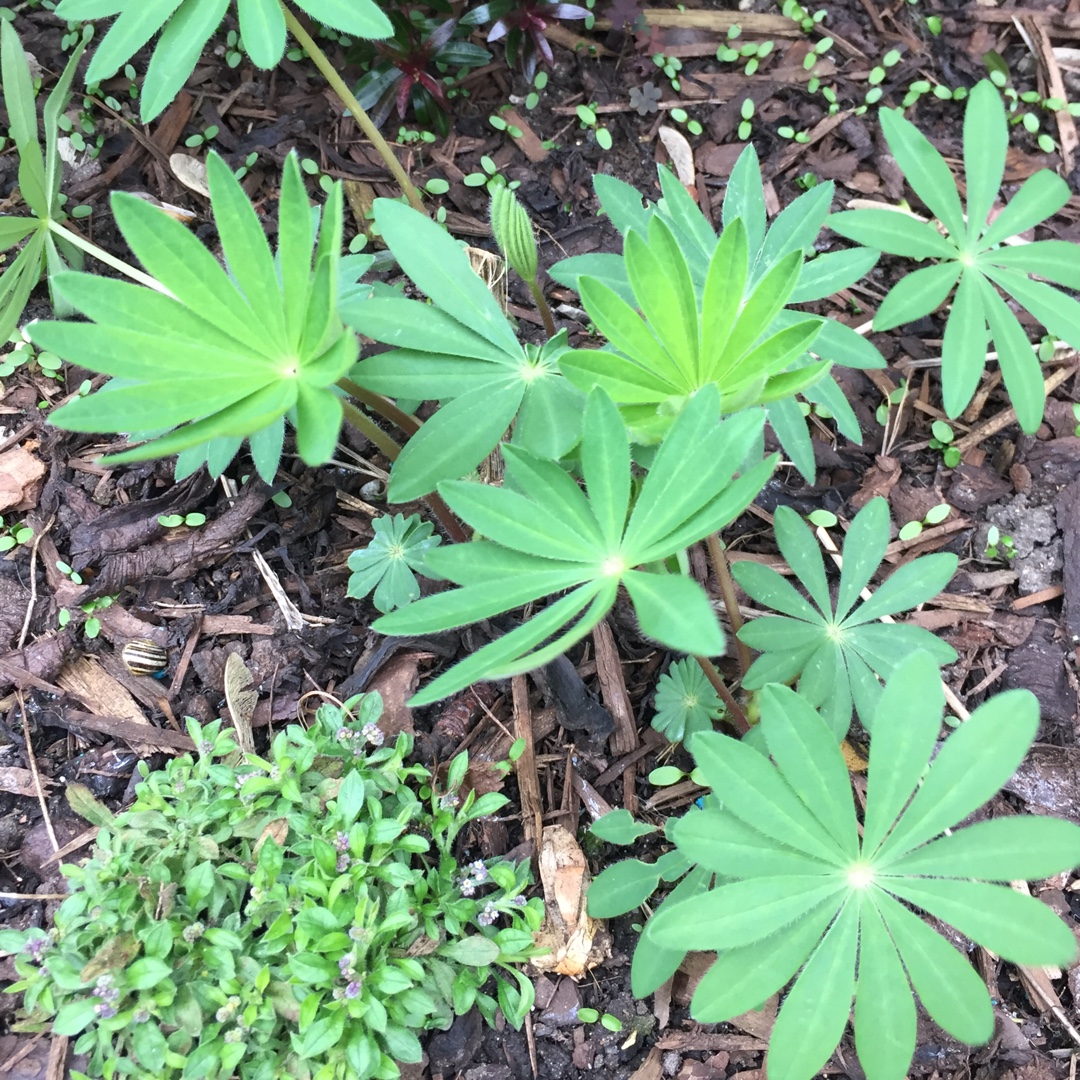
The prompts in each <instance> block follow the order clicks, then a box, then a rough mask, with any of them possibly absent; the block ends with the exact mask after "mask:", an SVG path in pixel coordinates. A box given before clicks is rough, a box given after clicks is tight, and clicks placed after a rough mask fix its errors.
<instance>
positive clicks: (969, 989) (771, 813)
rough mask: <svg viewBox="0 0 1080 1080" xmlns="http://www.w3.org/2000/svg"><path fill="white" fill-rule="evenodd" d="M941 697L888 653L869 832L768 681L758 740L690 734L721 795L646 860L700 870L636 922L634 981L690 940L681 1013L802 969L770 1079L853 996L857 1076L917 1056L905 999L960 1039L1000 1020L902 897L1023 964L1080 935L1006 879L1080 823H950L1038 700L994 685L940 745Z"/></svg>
mask: <svg viewBox="0 0 1080 1080" xmlns="http://www.w3.org/2000/svg"><path fill="white" fill-rule="evenodd" d="M943 704H944V698H943V694H942V690H941V681H940V678H939V674H938V667H937V664H936V662H935V660H934V658H933V657H932V656H930V655H929V654H927V653H923V652H916V653H913V654H911V655H910V656H908V657H907V658H906V659H905V660H904V661H903V662H901V663H899V664H898V665H897V666H896V668H895V670H894V671H893V674H892V677H891V678H890V679H889V681H888V683H887V684H886V687H885V690H884V692H883V694H882V697H881V700H880V702H879V704H878V708H877V712H876V717H875V720H874V724H873V735H872V741H871V744H870V768H869V774H868V778H867V790H866V810H865V813H864V815H863V821H862V829H861V836H860V826H859V820H858V817H857V812H856V808H855V803H854V800H853V797H852V793H851V786H850V783H849V780H848V773H847V767H846V765H845V763H844V757H843V754H842V753H841V751H840V748H839V746H838V744H837V739H836V736H835V733H834V732H833V731H832V730H831V729H830V728H829V726H828V725H827V724H826V723H825V721H824V720H823V719H822V718H821V717H820V715H819V714H818V713H817V712H816V711H815V710H814V709H812V708H811V707H810V706H809V705H808V704H807V703H806V701H805V700H804V699H803V698H802V697H800V696H799V695H798V694H796V693H795V692H794V691H793V690H791V689H790V688H788V687H785V686H780V685H775V684H774V685H772V686H769V687H767V688H766V689H765V691H764V693H763V694H762V718H761V727H762V732H763V735H764V744H765V747H766V750H765V751H764V752H763V751H761V750H758V749H756V748H755V747H754V746H752V745H750V744H748V743H746V742H745V741H739V740H737V739H733V738H729V737H727V736H724V735H720V734H719V733H716V732H705V733H703V734H699V735H696V736H695V737H694V739H693V740H692V742H691V750H692V752H693V754H694V757H695V759H696V761H697V765H698V768H699V769H700V770H701V772H702V773H703V774H704V777H705V780H706V781H707V782H708V785H709V787H710V788H711V789H712V790H711V794H710V795H708V796H707V797H706V798H705V799H704V803H703V806H702V808H701V809H698V808H693V809H691V810H690V811H689V812H688V813H687V814H685V815H684V816H683V817H681V818H679V819H672V820H669V823H668V828H667V834H668V836H669V837H670V839H672V840H673V841H674V843H675V844H676V851H675V852H672V853H669V855H665V856H663V857H662V858H663V859H664V860H669V861H670V856H676V857H679V858H681V860H682V866H681V867H680V868H675V867H674V866H672V867H660V866H659V865H657V870H658V871H659V870H665V871H670V870H671V869H681V870H685V869H687V868H692V869H690V872H689V873H688V874H686V877H684V879H683V881H682V882H681V883H680V885H679V886H678V887H677V888H676V889H675V890H674V891H673V892H672V893H671V895H670V896H669V897H668V898H667V899H666V900H665V901H664V902H663V904H662V905H661V907H660V908H659V910H658V911H657V912H656V914H655V915H654V916H653V917H652V918H651V919H650V920H649V922H648V923H647V924H646V926H645V930H644V933H643V935H642V937H641V939H640V941H639V942H638V946H637V950H636V952H635V955H634V961H633V967H632V984H633V989H634V993H635V994H637V995H638V996H643V995H645V994H648V993H651V992H652V991H654V990H655V989H656V988H657V987H658V986H660V984H661V983H663V982H664V981H665V980H666V979H667V978H669V977H670V976H671V974H672V972H673V971H674V970H675V969H676V967H677V966H678V965H679V963H680V962H681V960H682V958H683V957H684V956H685V954H686V952H687V951H688V950H691V949H705V950H708V951H713V950H715V951H716V953H717V958H716V961H715V963H714V964H713V965H712V967H711V968H710V969H709V970H708V972H707V973H706V975H705V976H704V977H703V978H702V980H701V982H700V983H699V985H698V987H697V990H696V991H695V993H694V997H693V1000H692V1002H691V1007H690V1008H691V1014H692V1016H693V1017H694V1019H696V1020H699V1021H701V1022H702V1023H716V1022H719V1021H723V1020H728V1019H730V1018H731V1017H733V1016H738V1015H739V1014H741V1013H743V1012H746V1011H747V1010H749V1009H755V1008H758V1007H760V1006H761V1004H762V1003H763V1002H764V1001H765V1000H766V999H767V998H768V997H769V996H770V995H772V994H773V993H775V992H776V991H778V990H781V989H782V988H783V987H784V986H785V985H786V984H787V983H788V982H789V981H791V980H792V979H793V978H794V980H795V981H794V984H793V985H792V987H791V989H790V990H789V991H788V993H787V996H786V997H785V998H784V1002H783V1005H782V1006H781V1008H780V1012H779V1014H778V1016H777V1019H776V1025H775V1027H774V1028H773V1032H772V1036H771V1038H770V1043H769V1054H768V1059H767V1070H768V1076H769V1080H810V1078H811V1077H813V1076H815V1075H816V1074H817V1072H818V1070H819V1069H820V1068H821V1067H822V1066H823V1065H824V1064H825V1063H826V1062H827V1061H828V1059H829V1056H830V1055H831V1054H832V1052H833V1050H834V1049H835V1047H836V1045H837V1043H838V1042H839V1040H840V1038H841V1037H842V1035H843V1033H844V1030H845V1028H846V1026H847V1023H848V1016H849V1013H850V1012H851V1008H852V1002H853V1001H854V1006H855V1011H854V1026H855V1046H856V1049H857V1052H858V1055H859V1062H860V1064H861V1065H862V1067H863V1070H864V1071H865V1073H866V1075H867V1078H868V1080H901V1078H902V1077H904V1076H905V1074H906V1072H907V1067H908V1064H909V1063H910V1061H911V1058H912V1054H913V1052H914V1049H915V1032H916V1008H915V999H916V996H917V997H918V1000H919V1001H920V1002H921V1003H922V1005H923V1007H924V1008H925V1009H926V1011H927V1012H928V1013H929V1014H930V1016H931V1017H932V1018H933V1019H934V1020H935V1021H936V1022H937V1023H938V1024H940V1025H941V1026H942V1027H943V1028H944V1029H945V1030H946V1031H948V1032H949V1033H950V1034H951V1035H953V1036H955V1037H956V1038H958V1039H961V1040H963V1041H964V1042H968V1043H982V1042H986V1041H987V1040H988V1039H989V1038H990V1036H991V1035H992V1034H993V1030H994V1011H993V1007H992V1005H991V1001H990V997H989V994H988V993H987V990H986V985H985V984H984V982H983V980H982V978H981V977H980V976H979V974H978V972H977V971H976V970H975V968H974V967H973V966H972V965H971V962H970V961H969V960H968V958H967V957H965V956H964V955H963V954H962V953H961V952H959V951H958V950H957V949H956V948H955V947H954V946H953V945H952V944H951V943H950V942H949V941H947V940H946V939H945V938H944V937H943V936H941V935H940V934H939V933H938V932H936V931H935V930H934V929H932V928H931V927H930V926H929V925H927V923H925V922H924V921H923V920H922V919H921V918H920V917H919V916H918V915H917V914H916V913H915V910H912V909H916V910H922V911H925V912H928V913H929V914H931V915H933V916H935V917H936V918H938V919H940V920H941V921H942V922H945V923H948V924H949V925H951V926H953V927H955V928H956V929H957V930H959V931H960V933H962V934H964V935H965V936H966V937H968V938H970V939H971V940H972V941H974V942H976V943H978V944H980V945H983V946H985V947H986V948H987V949H990V950H991V951H993V952H995V953H997V955H999V956H1001V957H1003V958H1004V959H1006V960H1010V961H1012V962H1014V963H1018V964H1026V965H1029V966H1037V965H1049V964H1053V965H1062V966H1064V965H1067V964H1069V963H1071V962H1072V961H1073V960H1074V959H1075V957H1076V953H1077V945H1076V941H1075V939H1074V937H1073V934H1072V931H1071V930H1070V929H1069V928H1068V927H1067V926H1066V925H1065V923H1063V922H1062V921H1061V920H1060V919H1059V918H1058V917H1057V916H1056V915H1055V914H1054V913H1053V911H1052V910H1051V909H1050V908H1049V907H1047V906H1046V905H1045V904H1043V903H1042V902H1040V901H1038V900H1035V899H1033V898H1031V897H1030V896H1024V895H1021V894H1020V893H1018V892H1016V891H1015V890H1014V889H1012V888H1010V887H1009V885H1008V884H1007V883H1008V882H1010V881H1014V880H1027V879H1042V878H1046V877H1049V876H1050V875H1052V874H1056V873H1058V872H1060V871H1063V870H1070V869H1072V868H1074V867H1075V866H1077V865H1078V864H1080V828H1078V827H1077V826H1075V825H1073V824H1071V823H1069V822H1065V821H1060V820H1057V819H1054V818H1049V817H1034V816H1026V815H1018V816H1015V817H998V818H994V819H991V820H984V821H980V822H978V823H976V824H974V825H969V826H967V827H965V828H962V829H956V826H957V825H959V824H961V823H963V822H964V820H965V819H966V818H968V817H969V815H971V814H972V813H973V812H974V811H976V810H977V809H978V808H979V807H980V806H982V804H983V803H985V802H986V801H987V800H988V799H989V798H991V796H993V795H994V793H995V792H997V790H998V789H999V788H1000V787H1001V785H1002V784H1004V783H1005V782H1006V781H1007V780H1008V779H1009V777H1010V776H1011V775H1012V774H1013V772H1014V771H1015V770H1016V768H1017V766H1018V765H1019V764H1020V762H1021V761H1022V760H1023V759H1024V756H1025V754H1026V753H1027V751H1028V749H1029V748H1030V746H1031V743H1032V741H1033V740H1034V738H1035V735H1036V732H1037V730H1038V726H1039V710H1038V705H1037V703H1036V701H1035V698H1034V697H1033V696H1032V695H1031V694H1030V693H1028V692H1027V691H1026V690H1012V691H1009V692H1007V693H1004V694H1001V695H999V696H998V697H996V698H993V699H992V700H991V701H989V702H987V703H986V704H984V705H982V706H980V707H979V708H978V709H976V710H975V712H974V713H972V715H971V718H970V719H969V720H967V721H966V722H965V723H964V724H963V725H962V726H961V727H960V728H959V729H957V730H956V731H954V732H953V733H952V734H951V735H950V736H949V737H948V739H946V740H945V742H944V743H941V744H939V742H938V738H939V735H940V730H941V718H942V707H943ZM935 752H936V753H935ZM620 813H621V814H622V815H623V816H621V817H619V818H618V819H616V820H615V821H614V822H613V823H612V826H611V828H606V827H605V826H604V825H602V824H601V823H598V825H600V828H599V829H598V831H599V833H600V834H601V835H602V836H606V837H608V838H610V839H612V840H614V841H616V842H621V843H626V842H630V841H632V840H633V838H634V836H635V833H636V832H637V830H635V829H634V828H633V824H632V822H631V821H630V820H628V819H629V815H626V814H625V811H622V812H620ZM604 820H605V819H601V822H604ZM954 829H956V831H951V830H954ZM627 861H628V862H629V863H633V862H634V860H627ZM618 865H622V864H617V866H618ZM612 869H613V870H614V869H616V868H615V867H613V868H612ZM631 869H632V870H633V867H632V868H631ZM606 873H607V872H606ZM658 876H659V875H658V874H656V875H654V881H655V879H656V877H658ZM669 876H670V874H669ZM1003 883H1004V884H1003ZM625 885H626V883H625V881H624V880H623V878H622V877H620V876H618V875H611V876H609V877H608V879H607V881H605V875H601V876H600V877H598V878H597V879H596V880H595V881H594V882H593V886H592V890H591V892H590V895H589V910H590V913H598V912H600V911H603V912H604V913H605V914H609V913H612V912H613V911H615V910H618V909H622V910H626V909H627V908H626V904H625V896H624V895H620V890H624V891H625Z"/></svg>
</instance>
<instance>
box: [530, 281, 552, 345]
mask: <svg viewBox="0 0 1080 1080" xmlns="http://www.w3.org/2000/svg"><path fill="white" fill-rule="evenodd" d="M528 286H529V292H531V293H532V298H533V303H534V304H536V310H537V311H539V312H540V318H541V319H543V320H544V332H545V333H546V334H547V336H548V337H549V338H553V337H554V336H555V319H554V317H553V316H552V314H551V308H549V307H548V302H547V299H546V297H545V296H544V290H543V289H541V288H540V282H539V281H537V280H536V278H533V280H532V281H530V282H528Z"/></svg>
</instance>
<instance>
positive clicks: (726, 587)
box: [705, 533, 750, 675]
mask: <svg viewBox="0 0 1080 1080" xmlns="http://www.w3.org/2000/svg"><path fill="white" fill-rule="evenodd" d="M705 544H706V546H707V547H708V549H709V558H710V559H711V560H712V564H713V569H714V570H715V571H716V580H717V581H718V582H719V583H720V595H721V596H722V597H723V598H724V607H725V608H726V609H727V613H728V620H729V621H730V622H731V632H732V634H734V635H735V649H736V651H737V653H738V656H739V670H740V671H742V673H743V675H745V674H746V673H747V672H748V671H749V670H750V650H749V648H747V646H746V645H744V644H743V643H742V642H741V641H740V640H739V637H738V634H739V631H740V630H741V629H742V625H743V617H742V612H741V611H739V601H738V598H737V597H736V596H735V582H734V581H732V579H731V566H730V565H729V564H728V557H727V553H726V552H725V550H724V544H723V541H722V540H721V539H720V534H719V533H712V534H711V535H710V536H708V537H707V538H706V540H705Z"/></svg>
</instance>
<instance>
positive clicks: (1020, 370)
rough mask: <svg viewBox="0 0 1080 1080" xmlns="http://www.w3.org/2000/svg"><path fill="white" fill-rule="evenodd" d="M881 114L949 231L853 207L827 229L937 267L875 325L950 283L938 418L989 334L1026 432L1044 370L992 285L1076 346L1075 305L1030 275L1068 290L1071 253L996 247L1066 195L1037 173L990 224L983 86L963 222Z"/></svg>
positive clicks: (1001, 150) (897, 295)
mask: <svg viewBox="0 0 1080 1080" xmlns="http://www.w3.org/2000/svg"><path fill="white" fill-rule="evenodd" d="M881 117H882V129H883V131H884V132H885V137H886V140H887V141H888V143H889V147H890V149H891V150H892V152H893V154H894V156H895V157H896V160H897V163H898V164H899V165H900V167H901V168H902V169H903V170H904V173H905V175H906V176H907V178H908V181H909V182H910V183H911V186H912V187H913V188H914V189H915V191H916V193H917V194H918V196H919V198H921V199H922V201H923V202H924V203H925V204H926V205H927V206H928V207H929V208H930V209H931V210H932V211H933V213H934V214H936V215H937V217H938V219H939V220H940V221H941V223H942V224H943V225H944V226H945V228H946V229H947V230H948V234H949V235H948V237H943V236H941V235H940V234H939V233H938V232H937V231H936V230H935V229H934V228H933V227H932V226H930V225H928V224H926V223H925V222H919V221H913V220H911V219H910V218H909V217H907V215H901V214H893V213H892V212H891V211H887V210H873V209H867V210H854V211H847V212H844V213H840V214H833V215H832V216H831V217H830V218H829V221H828V224H829V226H830V228H832V229H834V231H836V232H838V233H840V235H841V236H846V237H848V239H851V240H855V241H857V242H858V243H861V244H867V245H870V246H873V247H877V248H880V249H881V250H883V251H888V252H891V253H892V254H896V255H906V256H908V257H909V258H916V259H922V258H936V259H944V260H945V261H944V262H942V263H938V264H935V265H931V266H926V267H923V268H921V269H919V270H916V271H915V272H914V273H911V274H908V275H906V276H904V277H902V278H901V279H900V281H899V282H898V283H897V284H896V285H895V286H894V287H893V288H892V290H891V291H890V292H889V294H888V296H886V298H885V300H884V301H883V302H882V304H881V306H880V308H879V309H878V313H877V315H876V316H875V318H874V329H875V330H887V329H890V328H892V327H895V326H900V325H901V324H903V323H907V322H912V321H914V320H915V319H918V318H921V317H922V316H923V315H926V314H928V313H929V312H931V311H933V310H935V309H936V308H937V307H938V306H939V305H940V304H942V303H943V302H944V301H945V300H946V298H947V297H948V296H949V295H950V294H951V293H952V290H953V288H954V286H956V283H957V281H959V286H957V287H956V292H955V295H954V298H953V305H952V311H951V312H950V314H949V318H948V321H947V323H946V326H945V338H944V343H943V349H942V397H943V401H944V405H945V411H946V412H947V413H948V415H949V416H957V415H959V413H960V412H962V411H963V409H964V408H965V407H966V406H967V404H968V402H969V401H970V400H971V398H972V396H973V395H974V393H975V390H976V387H977V386H978V382H979V378H980V376H981V375H982V372H983V367H984V365H985V361H986V350H987V339H988V336H989V337H990V339H992V341H993V344H994V346H995V347H996V350H997V352H998V358H999V363H1000V366H1001V372H1002V375H1003V377H1004V379H1005V386H1006V388H1007V389H1008V391H1009V396H1010V398H1011V399H1012V403H1013V406H1014V407H1015V409H1016V415H1017V419H1018V420H1019V422H1020V426H1021V427H1022V428H1023V430H1024V431H1027V432H1033V431H1035V429H1036V428H1037V427H1038V426H1039V424H1040V423H1041V422H1042V415H1043V404H1044V389H1043V380H1042V372H1041V368H1040V365H1039V361H1038V357H1037V355H1036V353H1035V352H1034V351H1033V350H1032V348H1031V346H1030V343H1029V342H1028V339H1027V334H1026V332H1025V330H1024V328H1023V326H1021V324H1020V323H1019V322H1018V320H1017V318H1016V316H1015V315H1013V313H1012V312H1011V311H1010V310H1009V308H1008V306H1007V305H1006V304H1005V302H1004V301H1003V300H1002V299H1001V297H1000V296H998V294H997V291H996V289H995V288H994V285H997V286H999V287H1000V288H1001V289H1002V290H1004V291H1005V292H1006V293H1009V294H1011V295H1012V296H1013V298H1014V299H1015V300H1016V301H1018V302H1019V303H1020V304H1021V305H1023V306H1024V307H1025V308H1027V310H1028V311H1030V312H1031V314H1032V315H1034V316H1035V318H1036V319H1038V320H1039V321H1040V322H1041V323H1042V324H1043V325H1044V326H1045V327H1046V328H1047V330H1048V331H1049V332H1050V333H1051V334H1054V335H1055V336H1057V337H1060V338H1063V339H1064V340H1065V341H1067V342H1068V343H1069V344H1070V345H1072V346H1074V347H1076V346H1077V344H1078V343H1080V305H1078V304H1077V303H1076V301H1074V300H1072V299H1071V298H1070V297H1068V296H1066V295H1065V294H1064V293H1062V292H1060V291H1059V290H1057V289H1055V288H1054V287H1053V286H1052V285H1046V284H1043V283H1041V282H1037V281H1032V280H1031V277H1030V276H1029V275H1036V276H1038V277H1044V278H1046V279H1047V280H1049V281H1053V282H1055V283H1057V284H1062V285H1065V286H1066V287H1068V288H1076V287H1077V284H1078V283H1080V275H1078V273H1077V270H1076V267H1077V266H1078V265H1080V247H1078V246H1077V245H1076V244H1071V243H1066V242H1065V241H1040V242H1036V243H1034V244H1019V245H1016V244H1014V245H1004V242H1005V241H1007V240H1009V239H1010V238H1012V237H1014V236H1018V235H1019V234H1021V233H1023V232H1025V231H1026V230H1028V229H1032V228H1034V227H1035V226H1036V225H1039V224H1041V223H1042V222H1043V221H1045V220H1046V219H1047V218H1049V217H1051V216H1052V215H1053V214H1055V213H1057V211H1058V210H1060V209H1061V207H1062V206H1063V205H1064V204H1065V203H1066V202H1067V201H1068V198H1069V187H1068V185H1067V184H1066V183H1065V181H1064V180H1062V179H1061V178H1060V177H1059V176H1056V175H1055V174H1054V173H1052V172H1050V170H1048V169H1043V170H1041V171H1040V172H1037V173H1035V174H1034V175H1033V176H1030V177H1029V178H1028V179H1027V180H1026V181H1025V182H1024V184H1023V185H1022V186H1021V188H1020V190H1019V191H1018V192H1017V193H1016V195H1015V197H1014V198H1013V199H1012V201H1011V202H1010V203H1009V204H1008V205H1007V206H1006V207H1005V208H1004V209H1003V210H1002V211H1001V213H999V214H998V215H997V216H996V217H995V218H994V219H993V220H992V221H991V220H989V218H990V215H991V213H992V211H993V206H994V202H995V199H996V198H997V194H998V190H999V188H1000V187H1001V182H1002V178H1003V175H1004V169H1005V152H1006V149H1007V147H1008V141H1009V132H1008V122H1007V120H1006V116H1005V108H1004V105H1003V104H1002V101H1001V96H1000V94H999V93H998V91H997V89H996V88H995V87H994V85H993V83H991V82H990V81H989V80H984V81H983V82H981V83H979V84H978V85H977V86H976V87H975V88H974V89H973V90H972V92H971V93H970V94H969V95H968V99H967V107H966V111H965V115H964V172H965V178H966V181H967V196H968V206H967V222H966V224H965V222H964V220H963V212H962V209H961V206H960V202H959V198H958V196H957V193H956V184H955V182H954V181H953V178H952V174H951V173H950V171H949V167H948V165H947V164H946V162H945V160H944V158H942V156H941V155H940V154H939V153H938V151H937V150H935V149H934V147H933V146H932V145H931V144H930V142H929V141H928V140H927V139H926V138H925V137H924V136H923V135H922V134H921V133H920V132H919V131H918V129H917V128H915V126H914V125H913V124H911V122H910V121H908V120H906V119H904V117H903V116H902V114H901V113H900V112H899V111H898V110H892V109H884V110H882V114H881ZM992 283H993V284H992Z"/></svg>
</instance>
